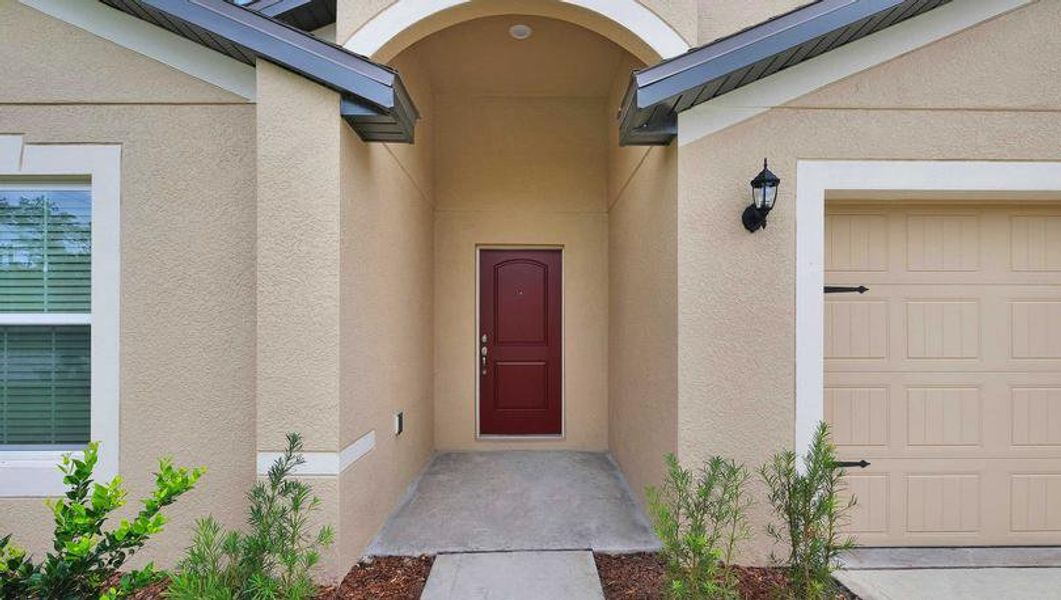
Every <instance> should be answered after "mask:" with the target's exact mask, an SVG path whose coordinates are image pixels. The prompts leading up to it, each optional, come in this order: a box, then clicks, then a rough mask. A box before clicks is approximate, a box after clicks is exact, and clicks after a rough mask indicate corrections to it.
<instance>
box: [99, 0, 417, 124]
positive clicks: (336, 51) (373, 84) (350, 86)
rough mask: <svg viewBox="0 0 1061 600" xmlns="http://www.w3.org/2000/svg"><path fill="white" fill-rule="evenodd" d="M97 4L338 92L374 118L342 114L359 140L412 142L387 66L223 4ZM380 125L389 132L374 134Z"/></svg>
mask: <svg viewBox="0 0 1061 600" xmlns="http://www.w3.org/2000/svg"><path fill="white" fill-rule="evenodd" d="M100 1H101V2H103V3H105V4H108V5H110V6H112V7H114V8H117V9H119V10H122V11H124V12H127V13H129V14H132V15H134V16H136V17H139V18H141V19H144V20H146V21H148V22H151V23H153V24H155V25H158V26H160V27H163V28H165V29H168V30H169V31H172V32H174V33H177V34H178V35H181V36H183V37H186V38H188V39H190V40H192V41H194V42H197V43H199V44H202V45H204V46H207V47H209V48H212V49H214V50H217V51H219V52H222V53H224V54H226V55H228V56H231V57H232V58H235V59H236V60H239V61H241V62H244V63H247V64H251V65H253V64H254V62H255V59H256V58H261V59H263V60H266V61H269V62H271V63H274V64H276V65H278V66H280V67H283V68H285V69H288V70H290V71H293V72H295V73H298V74H299V75H302V76H304V77H306V78H308V79H310V80H312V81H315V82H317V83H319V84H321V85H323V86H326V87H328V88H331V89H333V90H335V91H337V92H339V93H340V95H341V96H342V98H343V99H344V100H345V99H350V100H352V101H354V102H356V103H358V104H360V105H361V106H363V107H364V110H371V111H373V112H375V113H376V115H375V122H374V124H373V126H372V127H370V128H367V127H362V124H363V123H365V119H366V117H364V116H363V115H359V116H357V117H356V118H355V117H346V115H344V118H346V119H347V121H348V122H349V123H350V125H351V126H352V127H353V128H354V130H355V131H356V132H357V133H358V135H360V136H361V138H362V139H364V140H365V141H401V142H409V143H411V142H412V141H413V125H414V124H415V122H416V119H417V118H418V114H417V112H416V108H415V106H414V104H413V101H412V99H411V98H409V95H408V93H407V92H406V90H405V87H404V86H403V85H402V83H401V78H400V77H399V75H398V73H397V72H396V71H394V70H393V69H390V68H389V67H386V66H383V65H380V64H377V63H375V62H373V61H371V60H369V59H368V58H365V57H363V56H360V55H358V54H354V53H352V52H350V51H348V50H346V49H344V48H342V47H341V46H337V45H335V44H331V43H328V42H325V41H324V40H321V39H318V38H316V37H314V36H312V35H310V34H309V33H306V32H304V31H300V30H299V29H296V28H295V27H292V26H290V25H287V24H285V23H282V22H280V21H277V20H275V19H272V18H270V17H267V16H265V15H263V14H259V13H257V12H254V11H251V10H248V9H246V8H243V7H240V6H236V5H235V4H232V3H230V2H227V1H226V0H100ZM383 123H387V124H389V125H390V129H389V130H388V131H387V132H386V135H377V131H378V130H379V127H380V125H381V124H383Z"/></svg>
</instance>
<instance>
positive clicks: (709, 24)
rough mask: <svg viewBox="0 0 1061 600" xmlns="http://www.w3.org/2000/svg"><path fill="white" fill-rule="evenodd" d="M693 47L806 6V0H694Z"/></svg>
mask: <svg viewBox="0 0 1061 600" xmlns="http://www.w3.org/2000/svg"><path fill="white" fill-rule="evenodd" d="M697 3H698V4H699V10H698V11H697V17H698V27H697V42H696V45H703V44H707V43H709V42H712V41H714V40H717V39H718V38H720V37H725V36H727V35H730V34H731V33H736V32H738V31H740V30H741V29H744V28H746V27H751V26H752V25H756V24H758V23H761V22H763V21H765V20H767V19H770V18H772V17H775V16H777V15H780V14H782V13H786V12H788V11H790V10H792V9H794V8H798V7H800V6H803V5H804V4H807V3H808V2H807V0H755V1H754V2H748V0H697Z"/></svg>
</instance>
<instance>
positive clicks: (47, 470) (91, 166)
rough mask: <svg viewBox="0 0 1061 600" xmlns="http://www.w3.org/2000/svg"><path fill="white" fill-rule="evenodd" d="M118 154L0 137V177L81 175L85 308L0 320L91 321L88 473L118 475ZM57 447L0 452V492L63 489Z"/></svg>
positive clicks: (108, 147) (108, 148)
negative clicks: (87, 235)
mask: <svg viewBox="0 0 1061 600" xmlns="http://www.w3.org/2000/svg"><path fill="white" fill-rule="evenodd" d="M121 160H122V151H121V146H120V145H114V144H24V143H23V139H22V136H21V135H0V179H7V181H6V182H5V183H10V182H13V181H17V179H19V178H25V179H27V180H30V179H32V180H34V183H40V182H41V180H42V178H49V177H51V178H59V179H60V181H61V180H62V179H69V178H70V177H81V178H87V179H88V181H89V183H88V186H89V189H90V190H91V194H92V292H91V294H92V314H91V315H61V316H60V315H40V314H35V315H26V314H17V315H5V316H3V317H0V323H3V324H35V323H33V321H38V322H44V320H46V322H48V323H51V324H54V323H56V322H57V321H62V320H66V319H69V320H70V321H71V322H74V321H77V322H79V323H80V322H84V321H85V318H86V317H88V322H89V323H91V325H92V341H91V361H92V365H91V377H92V388H91V407H92V408H91V410H92V416H91V438H92V440H94V441H99V442H100V443H101V447H100V454H99V464H98V465H97V467H96V472H95V478H96V479H97V480H99V481H104V480H109V479H110V478H112V477H114V476H115V475H117V474H118V459H119V455H120V445H119V428H120V421H119V394H118V392H119V363H118V359H119V339H118V336H119V325H120V321H119V298H120V292H121V259H120V257H121V235H120V230H119V226H120V224H121V211H120V202H121ZM67 453H69V452H67V451H62V450H5V451H0V497H40V496H57V495H61V494H62V493H63V491H64V489H65V488H64V486H63V484H62V476H61V474H60V473H59V471H58V470H57V469H56V465H57V464H58V462H59V459H60V458H61V457H62V455H63V454H67Z"/></svg>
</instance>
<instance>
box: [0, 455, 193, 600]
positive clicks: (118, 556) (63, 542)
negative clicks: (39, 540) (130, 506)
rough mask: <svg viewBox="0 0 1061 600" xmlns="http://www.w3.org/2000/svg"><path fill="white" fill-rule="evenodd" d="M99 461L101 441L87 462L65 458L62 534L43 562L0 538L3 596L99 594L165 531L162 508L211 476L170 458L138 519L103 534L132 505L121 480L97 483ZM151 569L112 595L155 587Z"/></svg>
mask: <svg viewBox="0 0 1061 600" xmlns="http://www.w3.org/2000/svg"><path fill="white" fill-rule="evenodd" d="M98 460H99V444H98V443H91V444H89V445H88V447H86V448H85V452H84V456H83V457H82V458H80V459H78V458H74V457H73V456H72V455H69V454H68V455H65V456H64V457H63V461H62V464H61V466H60V467H59V469H60V470H61V471H62V472H63V483H65V484H66V485H67V486H68V487H69V489H68V491H67V492H66V494H65V496H64V497H63V498H62V499H59V500H54V501H48V506H49V508H51V510H52V513H53V515H54V517H55V534H54V541H53V551H52V552H50V553H48V555H47V557H46V558H45V559H44V561H43V562H41V563H40V564H34V563H33V562H32V560H31V559H30V558H29V557H28V556H26V554H25V553H24V552H23V551H21V550H19V549H17V548H15V547H13V546H12V545H11V544H10V536H7V537H4V538H3V539H2V540H0V562H2V565H0V575H2V577H0V597H2V598H5V599H8V598H95V597H98V596H99V594H100V588H101V587H102V586H103V585H104V584H105V583H106V582H107V581H108V580H110V579H111V578H112V577H114V575H115V574H116V573H117V572H118V569H119V568H121V566H122V565H123V564H124V563H125V561H126V559H128V558H129V557H130V556H132V555H133V554H134V553H136V551H137V550H139V549H140V548H142V547H143V546H144V544H145V543H147V541H148V539H149V538H150V537H151V536H152V535H154V534H156V533H159V532H160V531H162V528H163V526H164V525H165V523H166V518H165V516H163V515H162V509H163V508H164V507H166V506H169V505H170V504H173V503H174V502H175V501H176V500H177V498H179V497H180V496H181V495H182V494H184V493H186V492H188V491H189V490H191V489H192V488H193V487H195V483H196V482H197V481H198V480H199V477H200V476H201V475H202V474H203V472H204V470H203V469H201V468H200V469H194V470H191V471H189V470H188V469H184V468H176V467H174V466H173V464H172V462H171V461H170V460H169V459H162V460H160V461H159V466H158V472H157V473H155V490H154V492H153V493H152V494H151V496H150V497H149V498H145V499H144V500H143V507H142V508H141V509H140V512H139V513H137V515H136V517H135V518H133V520H132V521H127V520H124V519H123V520H122V521H121V522H120V523H119V524H118V527H116V528H115V529H113V530H112V531H103V527H104V525H105V524H106V521H107V519H108V517H109V516H110V514H111V513H112V512H113V511H115V510H117V509H118V508H120V507H122V506H124V505H125V502H126V491H125V489H124V488H123V487H122V480H121V478H120V477H115V478H114V479H112V480H111V481H110V483H107V484H100V483H94V482H93V480H92V471H93V470H94V469H95V468H96V463H97V462H98ZM144 572H148V573H153V569H152V568H151V567H150V565H149V566H148V569H146V570H145V571H144ZM144 572H134V573H133V574H129V575H127V576H126V577H123V580H124V583H123V584H120V587H119V588H114V589H112V590H110V591H108V594H111V595H110V596H108V597H109V598H118V597H121V595H123V594H126V593H129V592H131V591H134V587H133V586H136V585H138V584H140V583H144V582H145V581H147V582H150V581H149V579H150V578H149V577H145V576H144V575H143V573H144Z"/></svg>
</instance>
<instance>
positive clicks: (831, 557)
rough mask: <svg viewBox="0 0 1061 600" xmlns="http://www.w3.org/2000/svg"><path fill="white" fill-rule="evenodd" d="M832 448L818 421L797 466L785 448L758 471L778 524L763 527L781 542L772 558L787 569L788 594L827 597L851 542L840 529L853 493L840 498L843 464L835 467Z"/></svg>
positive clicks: (805, 599)
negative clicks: (783, 552) (781, 552)
mask: <svg viewBox="0 0 1061 600" xmlns="http://www.w3.org/2000/svg"><path fill="white" fill-rule="evenodd" d="M835 463H836V448H835V446H833V444H832V441H831V440H830V436H829V426H828V425H826V424H825V423H821V424H819V425H818V429H817V430H816V431H815V433H814V439H813V440H812V442H811V446H810V449H809V450H808V452H807V455H806V456H804V457H803V469H802V470H801V469H799V468H798V467H797V465H796V454H795V453H794V452H791V451H785V452H781V453H778V454H775V455H774V458H773V461H772V462H770V463H769V464H767V465H764V466H763V467H762V469H761V470H760V474H761V475H762V478H763V481H765V482H766V485H767V487H768V488H769V490H770V494H769V498H770V504H771V505H772V506H773V508H774V511H775V512H776V513H777V516H778V517H779V518H780V520H781V523H782V524H783V526H782V527H777V526H775V525H773V524H771V525H769V526H768V527H767V532H768V533H769V534H770V535H771V536H772V537H773V538H774V539H775V540H777V541H778V542H779V543H781V544H784V545H785V546H787V549H788V556H787V557H786V558H784V559H780V560H779V559H777V558H776V557H775V560H777V561H778V562H779V563H781V564H783V565H784V566H785V567H786V569H787V571H788V583H789V589H788V594H789V596H790V597H792V598H799V599H800V600H816V599H821V598H830V597H832V595H833V594H835V592H836V589H835V587H836V582H835V581H834V580H833V577H832V574H833V571H835V570H836V569H837V568H839V557H840V555H841V554H843V553H844V552H845V551H847V550H849V549H850V548H851V547H852V546H853V545H854V540H853V539H852V538H850V537H846V536H843V535H842V534H841V533H840V528H841V526H842V525H843V524H844V523H845V522H846V519H847V514H848V512H849V511H850V509H851V508H852V507H853V506H854V505H855V498H854V497H853V496H852V497H851V498H850V499H848V500H846V501H844V500H842V499H841V495H842V492H843V491H844V484H843V476H844V471H843V469H839V468H836V464H835Z"/></svg>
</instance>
